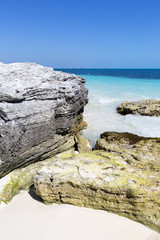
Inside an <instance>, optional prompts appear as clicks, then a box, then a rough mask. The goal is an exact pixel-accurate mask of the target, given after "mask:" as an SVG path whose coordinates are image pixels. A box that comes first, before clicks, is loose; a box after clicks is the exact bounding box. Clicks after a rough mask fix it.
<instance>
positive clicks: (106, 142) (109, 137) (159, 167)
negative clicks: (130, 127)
mask: <svg viewBox="0 0 160 240" xmlns="http://www.w3.org/2000/svg"><path fill="white" fill-rule="evenodd" d="M96 149H97V150H105V151H107V152H112V153H114V154H115V155H117V156H121V157H123V159H124V160H125V161H126V162H127V163H129V164H132V165H134V166H135V167H139V168H142V169H146V170H148V169H151V170H153V171H157V172H159V171H160V138H147V137H140V136H137V135H135V134H131V133H127V132H126V133H117V132H105V133H103V134H101V139H98V140H97V142H96Z"/></svg>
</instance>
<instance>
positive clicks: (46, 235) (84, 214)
mask: <svg viewBox="0 0 160 240" xmlns="http://www.w3.org/2000/svg"><path fill="white" fill-rule="evenodd" d="M0 236H1V237H0V239H2V240H10V239H12V240H22V239H23V240H54V239H55V240H160V234H158V233H156V232H154V231H152V230H150V229H149V228H147V227H145V226H143V225H142V224H139V223H136V222H134V221H131V220H129V219H127V218H124V217H120V216H117V215H115V214H112V213H108V212H106V211H101V210H93V209H88V208H80V207H76V206H72V205H57V204H52V205H45V204H43V203H42V202H40V201H37V200H35V199H33V198H32V197H31V196H30V194H29V193H28V192H27V191H22V192H21V193H20V194H19V195H17V196H15V197H14V198H13V200H12V201H11V202H10V203H9V204H8V205H7V206H4V205H3V207H2V206H1V209H0Z"/></svg>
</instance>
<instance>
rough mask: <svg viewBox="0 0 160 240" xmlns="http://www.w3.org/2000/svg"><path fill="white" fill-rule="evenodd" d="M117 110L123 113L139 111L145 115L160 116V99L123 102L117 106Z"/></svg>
mask: <svg viewBox="0 0 160 240" xmlns="http://www.w3.org/2000/svg"><path fill="white" fill-rule="evenodd" d="M117 112H118V113H120V114H122V115H126V114H137V113H138V114H140V115H145V116H160V100H152V99H147V100H142V101H137V102H135V101H133V102H123V103H122V104H121V105H120V106H118V107H117Z"/></svg>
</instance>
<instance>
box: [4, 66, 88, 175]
mask: <svg viewBox="0 0 160 240" xmlns="http://www.w3.org/2000/svg"><path fill="white" fill-rule="evenodd" d="M84 84H85V79H84V78H82V77H78V76H75V75H73V74H67V73H63V72H58V71H53V69H52V68H48V67H43V66H41V65H38V64H35V63H12V64H3V63H0V177H2V176H4V175H5V174H7V173H8V172H10V171H11V170H13V169H15V168H17V167H19V166H25V165H28V164H29V163H31V162H35V161H37V160H42V159H44V158H46V157H50V156H52V155H54V154H55V153H57V152H61V148H63V145H64V144H66V143H68V145H67V144H66V146H67V147H66V148H68V149H69V148H71V146H73V145H74V141H73V135H74V134H75V133H76V132H78V131H79V130H80V129H81V128H83V125H84V124H83V115H82V113H83V107H84V106H85V105H86V104H87V102H88V99H87V94H88V91H87V89H86V88H85V86H84ZM70 138H71V139H70ZM63 150H66V149H63Z"/></svg>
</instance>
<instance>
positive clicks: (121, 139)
mask: <svg viewBox="0 0 160 240" xmlns="http://www.w3.org/2000/svg"><path fill="white" fill-rule="evenodd" d="M127 135H128V136H127ZM102 137H103V138H102V139H103V140H105V141H106V142H108V148H107V143H106V148H104V143H102V145H103V146H102V147H100V143H99V144H98V146H99V148H101V149H105V150H106V151H104V150H95V151H92V152H88V153H81V154H78V155H75V156H74V157H72V158H70V159H66V160H65V161H61V160H60V159H57V160H54V162H53V163H52V164H50V166H47V168H46V167H43V168H42V169H40V170H39V171H38V173H37V175H36V176H35V178H34V187H35V191H36V194H37V195H38V196H40V197H41V198H42V199H43V201H44V203H46V204H51V203H69V204H74V205H77V206H83V207H91V208H95V209H103V210H107V211H110V212H113V213H116V214H119V215H122V216H125V217H128V218H130V219H132V220H135V221H138V222H141V223H143V224H145V225H146V226H148V227H150V228H152V229H154V230H157V231H159V232H160V174H159V171H160V155H159V153H160V140H159V139H146V138H144V139H142V138H139V137H138V136H136V135H133V136H132V134H127V133H124V134H123V135H122V134H120V135H119V134H118V133H113V134H111V133H110V134H108V135H107V133H105V135H102Z"/></svg>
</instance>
